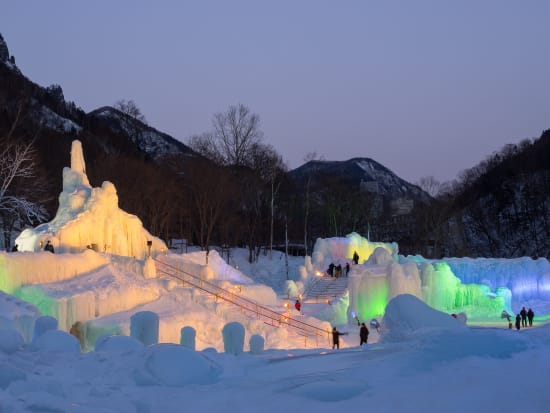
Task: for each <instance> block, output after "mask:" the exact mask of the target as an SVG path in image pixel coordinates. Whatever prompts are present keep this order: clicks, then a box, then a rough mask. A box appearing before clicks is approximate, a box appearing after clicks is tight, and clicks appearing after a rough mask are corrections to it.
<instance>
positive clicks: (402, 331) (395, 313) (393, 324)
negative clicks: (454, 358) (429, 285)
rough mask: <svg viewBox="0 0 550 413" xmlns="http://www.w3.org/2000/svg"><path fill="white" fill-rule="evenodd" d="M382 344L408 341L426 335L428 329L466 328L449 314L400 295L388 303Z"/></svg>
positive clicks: (405, 295)
mask: <svg viewBox="0 0 550 413" xmlns="http://www.w3.org/2000/svg"><path fill="white" fill-rule="evenodd" d="M382 325H383V326H384V329H383V333H382V336H381V342H392V341H406V340H407V339H408V338H409V336H411V335H415V334H425V330H426V329H430V330H434V329H444V330H456V329H464V328H465V326H464V324H462V323H461V322H460V321H458V320H457V319H455V318H453V317H450V316H449V314H446V313H442V312H441V311H437V310H434V309H433V308H431V307H430V306H428V305H427V304H425V303H424V302H422V301H421V300H420V299H418V298H417V297H415V296H413V295H410V294H403V295H399V296H397V297H395V298H393V299H392V300H390V302H389V303H388V306H387V307H386V313H385V315H384V319H383V320H382Z"/></svg>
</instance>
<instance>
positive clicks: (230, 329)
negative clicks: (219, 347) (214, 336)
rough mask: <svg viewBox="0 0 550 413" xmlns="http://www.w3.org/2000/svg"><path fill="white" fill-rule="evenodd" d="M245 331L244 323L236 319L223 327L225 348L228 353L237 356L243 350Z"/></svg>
mask: <svg viewBox="0 0 550 413" xmlns="http://www.w3.org/2000/svg"><path fill="white" fill-rule="evenodd" d="M244 332H245V331H244V327H243V325H242V324H241V323H239V322H236V321H234V322H232V323H227V324H226V325H225V326H224V327H223V329H222V335H223V348H224V351H225V352H226V353H228V354H233V355H235V356H237V355H239V354H241V353H242V352H243V347H244Z"/></svg>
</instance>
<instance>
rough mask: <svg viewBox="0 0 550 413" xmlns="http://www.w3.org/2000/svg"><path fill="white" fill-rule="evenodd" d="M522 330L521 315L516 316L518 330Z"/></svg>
mask: <svg viewBox="0 0 550 413" xmlns="http://www.w3.org/2000/svg"><path fill="white" fill-rule="evenodd" d="M520 328H521V315H519V314H518V315H517V316H516V330H518V331H519V329H520Z"/></svg>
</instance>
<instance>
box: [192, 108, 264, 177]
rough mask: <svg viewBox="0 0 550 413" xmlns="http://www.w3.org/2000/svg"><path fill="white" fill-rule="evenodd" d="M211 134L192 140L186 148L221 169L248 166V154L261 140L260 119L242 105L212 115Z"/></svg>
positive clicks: (250, 153) (249, 161)
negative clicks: (191, 149) (214, 163)
mask: <svg viewBox="0 0 550 413" xmlns="http://www.w3.org/2000/svg"><path fill="white" fill-rule="evenodd" d="M212 125H213V127H214V130H213V132H212V133H206V134H203V135H199V136H195V137H193V138H191V140H190V141H189V145H190V146H191V148H193V149H194V150H195V151H197V152H199V153H200V154H201V155H204V156H205V157H207V158H209V159H210V160H212V161H214V162H216V163H218V164H220V165H224V166H251V163H252V162H253V160H252V159H251V155H252V151H253V150H254V147H255V145H257V144H259V143H260V142H261V140H262V137H263V133H262V131H261V130H260V117H259V116H258V115H257V114H255V113H252V112H251V111H250V109H249V108H248V107H246V106H245V105H243V104H239V105H237V106H230V107H229V109H228V110H227V111H226V112H223V113H216V114H215V115H214V119H213V121H212Z"/></svg>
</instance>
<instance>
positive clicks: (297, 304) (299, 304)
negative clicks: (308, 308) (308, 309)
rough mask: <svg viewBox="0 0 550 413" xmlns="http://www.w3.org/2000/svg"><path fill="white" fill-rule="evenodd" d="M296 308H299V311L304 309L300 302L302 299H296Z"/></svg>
mask: <svg viewBox="0 0 550 413" xmlns="http://www.w3.org/2000/svg"><path fill="white" fill-rule="evenodd" d="M294 308H295V309H296V310H298V312H300V310H301V309H302V304H301V303H300V300H296V302H295V303H294Z"/></svg>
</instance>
